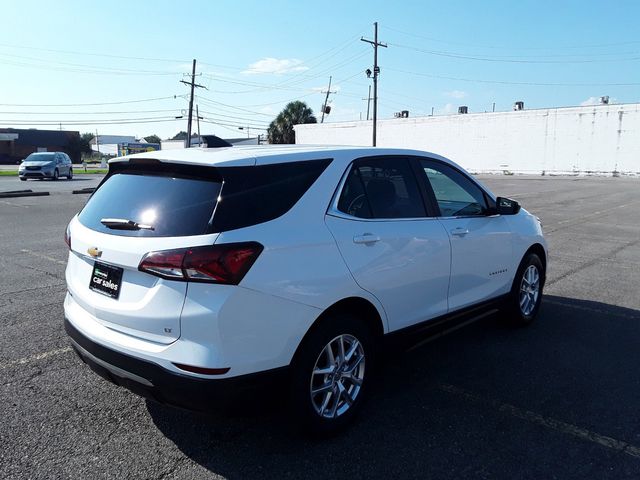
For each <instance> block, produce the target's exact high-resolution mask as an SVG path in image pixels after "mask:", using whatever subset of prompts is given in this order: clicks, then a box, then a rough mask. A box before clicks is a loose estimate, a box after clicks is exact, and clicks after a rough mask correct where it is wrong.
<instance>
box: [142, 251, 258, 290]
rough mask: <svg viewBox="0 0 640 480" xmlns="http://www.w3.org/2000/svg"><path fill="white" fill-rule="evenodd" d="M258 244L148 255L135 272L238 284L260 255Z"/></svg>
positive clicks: (169, 277)
mask: <svg viewBox="0 0 640 480" xmlns="http://www.w3.org/2000/svg"><path fill="white" fill-rule="evenodd" d="M262 249H263V247H262V245H260V244H259V243H257V242H243V243H224V244H220V245H211V246H206V247H192V248H180V249H176V250H162V251H159V252H150V253H147V254H146V255H145V256H144V258H143V259H142V261H141V262H140V265H139V266H138V270H140V271H141V272H146V273H150V274H151V275H156V276H158V277H162V278H167V279H169V280H185V281H189V282H208V283H224V284H228V285H237V284H238V283H240V281H241V280H242V278H243V277H244V276H245V274H246V273H247V272H248V271H249V269H250V268H251V266H252V265H253V263H254V262H255V261H256V259H257V258H258V255H260V252H262Z"/></svg>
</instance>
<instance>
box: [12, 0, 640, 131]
mask: <svg viewBox="0 0 640 480" xmlns="http://www.w3.org/2000/svg"><path fill="white" fill-rule="evenodd" d="M2 10H3V19H4V21H3V25H2V28H1V29H0V72H1V78H2V80H1V82H2V83H1V84H0V85H1V88H0V112H2V113H0V127H11V126H15V127H18V128H27V127H36V128H52V129H57V128H60V124H61V125H62V128H64V129H73V130H80V131H82V132H85V131H92V132H95V131H96V129H97V130H98V131H99V132H100V133H101V134H102V133H104V134H130V135H136V136H138V137H140V136H146V135H150V134H154V133H155V134H158V135H160V136H161V137H163V138H164V137H169V136H172V135H174V134H175V133H176V132H178V131H179V130H186V119H175V118H174V117H176V116H180V115H181V114H182V113H183V112H184V113H186V108H187V107H188V100H187V98H186V94H187V93H188V88H187V87H186V86H185V85H183V84H181V83H179V81H180V80H181V79H183V78H185V77H183V74H184V73H187V72H189V71H190V69H191V60H192V59H193V58H195V59H197V60H198V69H197V71H198V73H199V74H200V75H199V76H198V78H197V81H198V82H199V83H200V84H202V85H204V86H206V87H207V90H205V89H198V90H197V94H198V97H197V99H196V103H198V105H199V109H200V111H201V116H202V117H204V118H203V121H202V123H201V130H202V133H203V134H204V133H214V134H216V135H219V136H222V137H225V138H230V137H237V136H244V135H246V133H247V130H246V127H247V126H248V127H249V133H250V134H251V136H254V135H255V134H256V133H264V130H259V129H260V128H266V126H267V124H268V123H269V122H270V121H271V120H272V119H273V117H274V116H275V115H276V114H277V112H278V111H279V110H280V109H281V108H282V107H283V106H284V105H285V104H286V103H287V102H288V101H290V100H296V99H300V100H303V101H305V102H307V103H308V104H309V106H310V107H311V108H313V110H314V111H315V112H317V113H319V109H320V105H321V104H322V102H323V100H324V95H323V94H322V93H320V91H321V90H322V89H326V85H327V82H328V80H329V76H330V75H331V76H332V77H333V85H332V90H335V91H336V92H337V93H335V94H334V95H331V97H330V104H331V105H332V108H333V110H332V112H331V114H330V115H328V116H327V117H326V118H325V121H326V122H336V121H346V120H358V119H359V118H360V116H361V115H362V117H363V118H364V116H366V108H367V106H366V103H367V102H366V97H367V92H368V86H369V84H370V81H369V80H368V79H367V78H366V75H365V73H364V71H365V70H366V69H367V68H371V65H372V62H373V52H372V47H371V46H370V45H368V44H366V43H364V42H362V41H360V38H361V37H362V36H365V37H367V38H372V36H373V22H374V21H377V22H378V23H379V40H380V41H382V42H386V43H387V44H388V48H381V49H380V50H379V64H380V68H381V75H380V79H379V98H380V100H379V118H390V117H392V116H393V113H394V112H396V111H399V110H409V111H410V112H411V116H420V115H428V114H430V113H431V109H432V108H433V110H434V112H435V114H437V115H440V114H447V113H453V112H455V111H456V110H457V107H458V106H459V105H468V106H469V111H470V112H483V111H491V109H492V108H493V103H494V102H495V105H496V110H508V109H510V108H511V105H512V104H513V102H514V101H515V100H523V101H524V102H525V104H526V107H527V108H540V107H550V106H569V105H579V104H581V103H584V102H590V101H594V99H597V97H599V96H601V95H609V96H610V97H611V99H612V101H615V102H619V103H625V102H638V101H640V34H638V31H639V30H638V28H637V20H638V18H640V2H637V1H615V2H611V1H595V0H592V1H587V2H585V1H580V2H579V1H554V2H551V1H541V0H538V1H535V2H533V1H518V2H513V1H492V0H486V1H484V2H475V1H466V2H463V1H448V2H442V1H431V0H423V1H396V2H391V1H388V0H387V1H377V0H369V1H347V0H343V1H341V2H336V1H324V2H309V1H302V0H300V1H283V0H276V1H268V2H267V1H262V2H257V1H252V0H244V1H237V2H233V1H184V0H183V1H181V2H171V1H154V2H132V1H128V2H124V1H119V0H110V1H108V2H86V1H83V2H80V1H61V2H49V1H28V0H21V1H20V2H5V3H4V4H3V8H2ZM174 96H175V98H174ZM185 118H186V117H185ZM47 123H51V124H52V125H46V124H47ZM239 126H244V127H245V129H244V130H242V131H241V130H239V129H238V127H239ZM195 129H196V127H195V125H194V130H195Z"/></svg>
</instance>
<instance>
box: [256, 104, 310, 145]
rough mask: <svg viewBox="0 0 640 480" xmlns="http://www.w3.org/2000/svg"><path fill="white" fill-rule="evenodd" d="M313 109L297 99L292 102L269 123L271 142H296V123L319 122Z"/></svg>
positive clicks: (268, 132)
mask: <svg viewBox="0 0 640 480" xmlns="http://www.w3.org/2000/svg"><path fill="white" fill-rule="evenodd" d="M317 122H318V120H316V117H315V116H314V115H313V110H311V108H309V106H308V105H307V104H306V103H304V102H301V101H299V100H296V101H295V102H290V103H289V104H287V106H286V107H284V109H283V110H282V111H281V112H280V113H279V114H278V116H277V117H276V118H275V120H273V121H272V122H271V123H270V124H269V128H268V129H267V138H268V140H269V143H296V135H295V131H294V130H293V126H294V125H300V124H303V123H317Z"/></svg>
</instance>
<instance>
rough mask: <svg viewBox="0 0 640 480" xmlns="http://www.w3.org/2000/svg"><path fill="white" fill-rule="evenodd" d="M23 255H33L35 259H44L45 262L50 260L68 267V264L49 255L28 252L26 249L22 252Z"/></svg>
mask: <svg viewBox="0 0 640 480" xmlns="http://www.w3.org/2000/svg"><path fill="white" fill-rule="evenodd" d="M20 251H21V252H22V253H26V254H28V255H32V256H34V257H38V258H43V259H45V260H49V261H50V262H54V263H57V264H59V265H66V264H67V262H63V261H62V260H58V259H57V258H53V257H49V256H48V255H43V254H42V253H37V252H33V251H31V250H27V249H25V248H23V249H21V250H20Z"/></svg>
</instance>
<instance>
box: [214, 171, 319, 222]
mask: <svg viewBox="0 0 640 480" xmlns="http://www.w3.org/2000/svg"><path fill="white" fill-rule="evenodd" d="M330 163H331V160H330V159H323V160H310V161H303V162H290V163H278V164H273V165H257V166H253V167H222V168H219V169H218V171H219V172H220V174H221V175H222V177H223V178H224V184H223V187H222V192H221V194H220V202H219V203H218V206H217V208H216V212H215V215H214V217H213V224H212V231H213V232H224V231H228V230H235V229H237V228H243V227H248V226H251V225H257V224H259V223H263V222H267V221H269V220H273V219H274V218H278V217H280V216H281V215H284V214H285V213H287V212H288V211H289V210H290V209H291V208H292V207H293V206H294V205H295V204H296V203H297V202H298V200H300V198H301V197H302V196H303V195H304V194H305V192H306V191H307V190H308V189H309V187H311V185H313V183H314V182H315V181H316V180H317V178H318V177H319V176H320V174H322V172H323V171H324V170H325V168H327V166H328V165H329V164H330Z"/></svg>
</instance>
